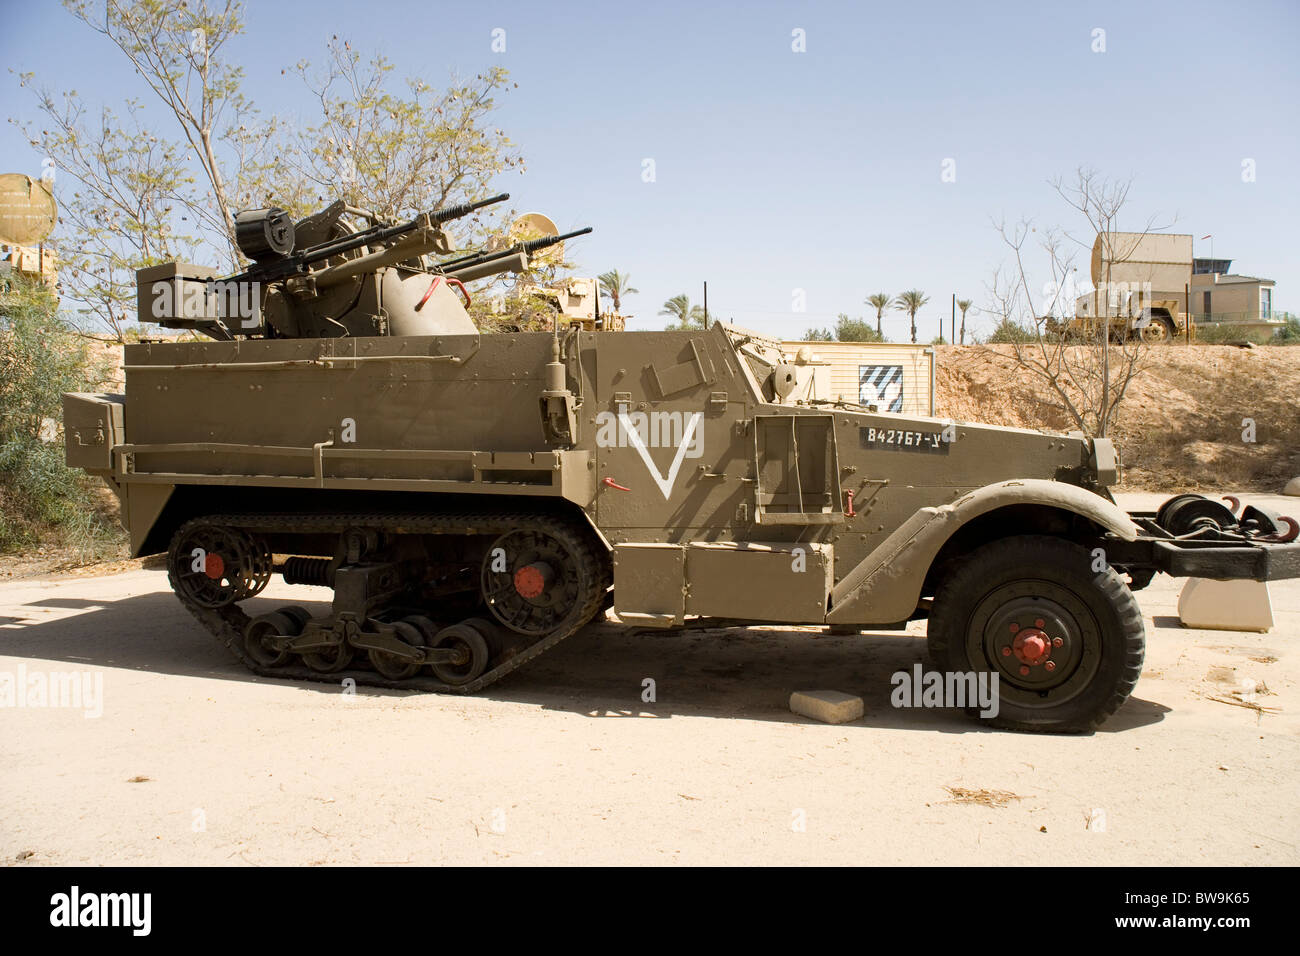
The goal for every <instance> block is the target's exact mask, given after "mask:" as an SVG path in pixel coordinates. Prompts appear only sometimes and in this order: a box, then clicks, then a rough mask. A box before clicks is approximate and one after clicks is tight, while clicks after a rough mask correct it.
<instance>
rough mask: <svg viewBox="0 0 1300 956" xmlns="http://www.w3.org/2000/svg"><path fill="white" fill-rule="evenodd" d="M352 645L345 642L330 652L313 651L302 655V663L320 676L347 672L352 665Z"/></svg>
mask: <svg viewBox="0 0 1300 956" xmlns="http://www.w3.org/2000/svg"><path fill="white" fill-rule="evenodd" d="M352 653H353V648H352V645H351V644H349V643H348V642H347V641H343V642H342V643H341V644H339V645H337V646H336V647H332V648H330V649H329V650H328V651H312V652H311V653H310V654H304V655H302V662H303V663H304V664H306V665H307V666H308V667H310V668H311V669H312V670H314V671H315V672H316V673H318V674H334V673H337V672H338V671H341V670H346V669H347V666H348V665H349V664H351V663H352Z"/></svg>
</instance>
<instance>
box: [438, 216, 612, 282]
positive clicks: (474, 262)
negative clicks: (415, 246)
mask: <svg viewBox="0 0 1300 956" xmlns="http://www.w3.org/2000/svg"><path fill="white" fill-rule="evenodd" d="M591 231H592V227H591V226H587V227H586V228H585V229H575V230H574V231H573V232H566V233H564V234H563V235H559V236H542V237H541V238H539V239H526V240H524V241H523V242H517V243H515V244H514V245H513V246H511V247H510V248H509V249H502V250H501V251H500V252H476V253H472V254H471V255H468V256H461V257H460V258H459V259H452V260H451V261H449V262H440V263H438V265H437V266H435V268H436V269H437V270H438V271H439V272H442V273H443V274H444V275H450V276H453V277H454V278H456V277H459V276H458V275H457V274H458V273H460V272H462V271H464V270H466V269H469V268H471V267H475V266H481V265H485V264H486V263H489V262H496V261H497V260H506V259H510V258H511V257H513V256H517V255H519V254H520V253H523V254H524V255H532V254H533V253H534V252H537V251H539V250H541V249H546V248H549V247H550V246H554V245H556V244H558V243H561V242H564V240H566V239H573V238H575V237H577V236H585V235H586V234H587V233H589V232H591ZM501 271H503V272H504V271H506V270H505V269H502V270H501ZM491 274H492V273H491V272H486V273H484V275H491Z"/></svg>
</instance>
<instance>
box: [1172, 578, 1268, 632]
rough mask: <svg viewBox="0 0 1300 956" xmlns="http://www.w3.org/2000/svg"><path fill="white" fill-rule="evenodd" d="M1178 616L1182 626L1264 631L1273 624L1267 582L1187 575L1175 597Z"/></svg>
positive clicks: (1220, 629)
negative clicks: (1181, 588)
mask: <svg viewBox="0 0 1300 956" xmlns="http://www.w3.org/2000/svg"><path fill="white" fill-rule="evenodd" d="M1178 619H1179V620H1180V621H1182V622H1183V627H1204V628H1209V629H1211V630H1216V631H1267V630H1268V629H1269V628H1271V627H1272V626H1273V603H1272V601H1271V600H1270V599H1269V596H1268V582H1267V581H1211V580H1208V579H1206V578H1188V580H1187V583H1186V584H1185V585H1183V593H1182V594H1180V595H1179V596H1178Z"/></svg>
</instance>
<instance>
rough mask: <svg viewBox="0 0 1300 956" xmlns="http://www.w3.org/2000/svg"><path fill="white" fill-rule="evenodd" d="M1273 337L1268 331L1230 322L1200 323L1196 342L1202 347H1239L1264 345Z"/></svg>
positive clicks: (1197, 328) (1197, 326) (1197, 327)
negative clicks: (1243, 345)
mask: <svg viewBox="0 0 1300 956" xmlns="http://www.w3.org/2000/svg"><path fill="white" fill-rule="evenodd" d="M1271 337H1272V335H1271V333H1270V332H1269V331H1267V330H1266V329H1265V330H1261V329H1258V328H1247V327H1246V326H1244V325H1233V324H1231V323H1228V322H1222V323H1220V322H1213V323H1211V322H1199V323H1197V325H1196V341H1197V342H1199V343H1201V344H1202V345H1239V344H1241V343H1242V342H1254V343H1255V344H1256V345H1263V344H1264V343H1265V342H1267V341H1268V340H1269V339H1270V338H1271Z"/></svg>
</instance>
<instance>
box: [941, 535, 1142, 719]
mask: <svg viewBox="0 0 1300 956" xmlns="http://www.w3.org/2000/svg"><path fill="white" fill-rule="evenodd" d="M1091 565H1092V556H1091V554H1090V552H1089V551H1088V550H1087V549H1086V548H1083V547H1081V546H1080V545H1077V544H1074V543H1073V542H1070V541H1065V540H1062V539H1061V538H1053V537H1047V536H1043V535H1018V536H1014V537H1010V538H1002V539H1000V540H997V541H993V542H990V543H989V544H986V545H984V546H983V547H981V548H977V549H976V550H975V551H972V552H971V553H970V554H969V555H967V556H966V557H965V558H963V559H961V560H960V561H959V562H958V563H957V564H956V565H955V566H954V568H953V571H952V574H951V575H949V576H948V577H947V578H946V579H945V580H944V581H943V583H942V584H941V585H940V586H939V589H938V593H937V594H936V595H935V598H934V607H933V608H932V610H931V613H930V620H929V626H928V629H927V644H928V646H929V650H930V654H931V655H932V657H933V659H934V662H935V664H936V665H937V666H938V667H939V668H940V669H941V670H945V671H959V672H969V671H988V670H990V668H989V666H988V662H987V661H979V662H972V661H971V660H969V659H968V652H967V649H966V630H967V627H968V626H969V622H970V615H971V614H972V613H973V612H974V611H975V609H976V607H977V605H978V604H979V602H980V601H981V599H982V598H983V597H984V596H985V595H987V594H989V593H991V592H992V591H993V590H994V589H995V588H998V587H1001V586H1003V585H1006V584H1009V583H1012V582H1014V581H1020V580H1040V581H1049V582H1051V583H1053V584H1056V585H1057V586H1059V587H1065V588H1068V589H1069V590H1070V591H1072V592H1073V593H1074V595H1075V596H1076V597H1077V598H1078V599H1079V600H1080V601H1081V602H1082V603H1083V604H1084V605H1085V606H1086V607H1087V608H1088V610H1089V611H1090V612H1091V613H1092V615H1093V617H1094V619H1095V622H1096V624H1097V626H1098V630H1099V631H1100V633H1101V662H1100V664H1099V666H1098V669H1097V673H1096V674H1095V675H1094V676H1093V678H1092V680H1091V681H1090V683H1089V684H1088V685H1086V686H1085V688H1084V690H1083V691H1082V692H1081V693H1080V694H1078V695H1077V696H1075V697H1074V698H1072V699H1070V700H1067V701H1064V702H1063V703H1061V704H1060V705H1058V706H1056V707H1050V706H1049V707H1045V708H1027V707H1024V706H1022V705H1019V704H1015V703H1010V702H1006V701H1000V702H999V712H998V716H997V717H994V718H990V719H989V723H990V724H991V725H992V726H995V727H1001V728H1004V729H1008V730H1022V731H1032V732H1037V733H1089V732H1091V731H1093V730H1096V729H1097V727H1098V726H1100V725H1101V724H1102V723H1103V722H1104V721H1105V720H1106V718H1107V717H1109V716H1110V715H1111V714H1113V713H1115V711H1117V710H1119V708H1120V706H1121V705H1122V704H1123V703H1124V701H1126V700H1127V699H1128V697H1129V695H1130V694H1132V693H1133V688H1134V687H1135V686H1136V685H1137V681H1138V676H1139V675H1140V674H1141V672H1142V660H1143V656H1144V653H1145V649H1146V629H1145V627H1144V626H1143V623H1142V611H1141V610H1140V609H1139V608H1138V604H1137V601H1136V600H1135V599H1134V597H1133V594H1132V592H1131V591H1129V589H1128V585H1126V584H1125V583H1124V580H1123V579H1122V578H1121V577H1120V576H1119V574H1118V573H1116V571H1115V569H1114V568H1112V567H1110V566H1109V565H1108V566H1107V567H1106V570H1105V571H1103V572H1101V573H1100V574H1096V573H1093V571H1092V569H1091ZM967 712H968V713H971V714H976V713H978V711H977V710H975V709H973V708H970V709H968V711H967Z"/></svg>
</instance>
